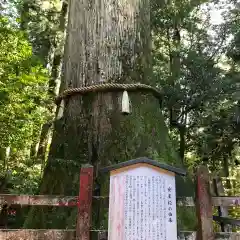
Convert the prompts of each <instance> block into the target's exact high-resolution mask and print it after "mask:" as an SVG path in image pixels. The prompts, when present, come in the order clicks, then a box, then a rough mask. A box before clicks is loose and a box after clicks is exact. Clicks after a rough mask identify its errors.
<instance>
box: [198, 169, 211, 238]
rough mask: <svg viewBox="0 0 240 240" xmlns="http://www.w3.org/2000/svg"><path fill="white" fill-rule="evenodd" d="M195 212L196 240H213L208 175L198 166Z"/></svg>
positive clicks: (206, 171)
mask: <svg viewBox="0 0 240 240" xmlns="http://www.w3.org/2000/svg"><path fill="white" fill-rule="evenodd" d="M196 211H197V217H198V231H197V240H213V239H214V232H213V208H212V196H211V194H210V178H209V173H208V169H207V167H205V166H200V167H199V168H198V170H197V189H196Z"/></svg>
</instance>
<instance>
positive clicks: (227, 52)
mask: <svg viewBox="0 0 240 240" xmlns="http://www.w3.org/2000/svg"><path fill="white" fill-rule="evenodd" d="M150 7H151V9H150V13H151V35H152V40H151V45H152V51H151V52H152V54H151V55H152V72H151V77H150V78H149V80H148V84H150V85H151V86H154V87H156V88H160V89H161V91H162V92H163V93H164V94H163V99H162V109H161V113H162V115H161V116H163V118H161V116H160V117H159V118H156V117H155V116H154V115H153V114H149V116H148V118H149V119H148V120H147V122H148V123H149V122H150V123H151V122H155V124H157V125H160V127H159V128H154V129H153V131H148V133H147V131H146V132H145V133H144V134H145V135H144V136H145V138H147V139H150V138H153V141H154V142H155V143H156V144H159V145H161V146H163V145H164V147H162V149H163V150H162V152H164V151H165V152H166V153H165V154H167V155H168V156H167V157H164V154H163V155H161V154H160V155H159V154H158V152H156V151H155V149H151V146H150V147H148V148H150V149H148V151H151V156H152V157H153V158H155V159H156V160H159V161H164V162H166V163H168V164H173V165H175V166H181V167H185V168H187V170H188V179H185V180H184V181H183V182H181V184H186V186H188V187H186V188H185V187H184V188H181V189H180V190H179V193H178V194H180V195H185V196H188V195H192V194H193V190H192V183H191V181H190V180H189V179H192V178H193V177H194V172H195V169H196V167H197V166H199V165H201V164H207V166H208V167H209V170H210V171H211V172H212V173H213V174H215V175H219V176H223V177H229V176H231V177H232V178H233V179H234V178H235V179H239V178H240V148H239V136H240V135H239V134H240V5H239V2H238V1H234V0H228V1H224V0H212V1H208V0H191V1H186V0H181V1H177V0H176V1H175V0H172V1H169V2H165V3H159V1H157V0H151V2H150ZM0 13H1V15H0V192H1V193H12V194H20V193H21V194H39V193H41V194H43V193H48V194H52V193H54V194H63V193H66V191H65V190H64V189H66V185H67V184H71V181H70V180H66V183H65V184H63V185H61V184H59V182H60V181H65V180H64V179H65V178H68V177H67V174H71V171H72V170H71V169H72V165H71V164H72V163H71V162H70V161H68V166H67V167H66V165H64V164H65V163H64V164H63V165H64V167H63V168H59V166H58V164H59V163H58V162H61V164H62V163H63V162H64V161H61V159H65V162H66V161H67V160H71V159H73V160H75V158H77V157H79V156H80V155H79V154H75V155H74V156H71V154H69V155H67V154H66V152H71V151H70V150H68V151H66V152H65V155H64V157H61V154H60V153H57V154H56V153H53V151H51V143H52V139H54V137H53V136H54V134H53V133H54V131H55V125H54V124H55V122H56V121H57V119H56V110H57V108H56V106H55V103H54V99H55V97H56V96H57V95H58V94H59V91H60V90H59V89H60V86H61V81H63V80H62V79H63V77H61V76H62V75H63V74H62V69H63V65H64V46H65V39H66V28H67V22H68V21H67V20H68V2H67V1H66V0H44V1H43V0H31V1H28V0H5V1H1V2H0ZM65 56H66V55H65ZM139 71H140V70H139ZM139 74H141V73H139ZM132 108H134V104H133V106H132ZM143 113H144V111H143V112H140V113H139V114H138V113H136V115H134V116H135V117H137V116H139V118H140V115H141V114H143ZM125 117H126V116H125ZM144 121H145V120H144ZM128 124H130V125H129V126H130V127H131V124H139V125H138V127H139V128H141V127H142V126H143V125H144V123H143V124H142V123H141V124H140V123H139V120H138V119H135V120H134V121H132V120H131V121H130V123H129V122H128ZM153 125H154V124H153ZM163 126H167V128H165V127H163ZM130 127H129V128H130ZM150 129H151V126H150ZM148 130H149V129H148ZM155 132H156V134H155ZM76 134H77V133H76ZM154 134H155V135H154ZM162 135H164V138H163V137H162ZM75 137H76V138H77V137H78V135H75ZM117 138H118V139H119V141H122V142H124V141H125V140H124V139H128V138H126V136H125V135H124V133H119V136H118V137H117ZM170 139H171V140H170ZM53 141H54V140H53ZM126 141H128V140H126ZM129 141H130V140H129ZM150 142H151V140H150ZM54 144H55V143H53V144H52V146H55V145H54ZM136 144H140V145H141V144H142V142H141V143H138V142H137V141H136V142H134V141H133V142H131V141H130V142H128V143H127V145H129V146H128V149H127V150H126V151H128V152H131V151H133V150H132V149H131V148H135V147H136ZM121 147H122V146H121ZM52 148H53V147H52ZM141 148H144V145H141ZM114 151H118V149H117V148H116V149H115V150H114ZM121 151H122V149H121ZM170 152H171V153H170ZM109 154H110V156H108V158H110V160H109V162H110V163H114V162H117V161H121V160H126V159H123V158H122V156H123V155H124V154H125V152H124V153H123V155H121V154H118V157H114V156H111V153H109ZM113 155H114V154H113ZM126 155H127V154H126ZM135 155H140V153H139V154H135V153H134V154H130V153H128V155H127V156H135ZM51 156H52V157H51ZM54 156H57V157H55V161H53V162H55V164H56V166H55V168H56V169H58V171H55V172H54V174H55V175H54V174H53V177H52V178H49V174H46V171H47V170H46V169H47V168H48V167H47V166H48V165H49V161H50V160H51V159H52V158H54ZM58 156H59V157H58ZM124 156H125V155H124ZM111 157H112V158H111ZM116 158H118V159H116ZM111 159H112V160H111ZM127 160H128V159H127ZM109 162H108V163H109ZM80 163H81V162H80ZM76 164H77V162H76V161H73V165H74V167H75V168H76V166H79V165H78V164H77V165H76ZM70 165H71V166H70ZM103 165H104V164H103ZM66 168H67V169H68V170H67V171H68V173H67V174H66V172H67V171H66ZM74 171H76V170H74ZM69 172H70V173H69ZM57 175H58V176H57ZM53 179H54V180H53ZM55 179H57V180H55ZM69 179H73V178H69ZM50 186H51V187H50ZM74 186H75V185H74ZM74 189H75V190H74ZM69 193H70V195H71V194H76V193H77V187H76V188H73V190H71V191H70V192H68V194H69ZM228 193H229V194H230V195H239V194H240V186H239V185H238V184H237V183H236V182H235V181H232V182H231V183H230V186H228ZM35 211H37V212H38V213H39V211H40V212H41V211H43V212H44V211H45V210H39V209H36V208H35V209H31V210H30V212H28V209H27V208H22V209H20V210H19V209H17V221H16V219H15V220H14V221H13V222H12V225H11V227H15V228H16V227H20V226H22V225H24V226H31V227H38V228H41V227H42V228H43V227H52V228H54V227H57V228H62V227H65V226H66V225H67V226H69V227H70V226H71V227H73V226H74V224H75V222H74V220H73V219H74V217H73V216H75V214H76V213H73V212H72V211H71V212H69V213H65V212H62V213H61V214H59V213H58V214H56V213H55V216H54V217H53V215H54V214H53V213H51V214H48V215H51V216H47V217H46V218H47V220H46V219H45V220H43V219H42V218H39V219H37V220H35V221H33V219H32V217H33V216H34V212H35ZM53 212H54V211H53ZM39 214H40V213H39ZM66 214H67V215H68V218H66ZM231 215H232V216H234V217H239V216H240V211H239V210H237V209H233V210H232V212H231ZM41 216H42V215H41ZM191 218H194V217H193V216H192V215H191V214H190V215H189V216H185V219H182V220H181V221H182V225H183V226H184V227H189V225H191V224H192V226H190V227H193V228H195V225H194V224H195V223H194V221H193V222H192V221H189V219H191ZM53 219H54V221H53ZM63 219H64V221H63ZM190 222H191V224H190ZM103 225H104V223H103Z"/></svg>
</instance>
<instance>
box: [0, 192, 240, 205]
mask: <svg viewBox="0 0 240 240" xmlns="http://www.w3.org/2000/svg"><path fill="white" fill-rule="evenodd" d="M78 199H79V197H78V196H74V197H73V196H52V195H35V196H30V195H13V194H1V195H0V204H8V205H22V206H24V205H34V206H54V207H57V206H59V207H64V206H65V207H70V206H78V204H79V200H78ZM93 200H94V201H102V202H103V205H104V206H105V207H108V200H109V197H108V196H106V197H105V196H93ZM212 204H213V206H224V207H234V206H240V197H225V196H223V197H212ZM177 205H178V206H181V207H182V206H185V207H193V206H195V199H194V198H193V197H177Z"/></svg>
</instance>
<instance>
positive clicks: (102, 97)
mask: <svg viewBox="0 0 240 240" xmlns="http://www.w3.org/2000/svg"><path fill="white" fill-rule="evenodd" d="M69 7H70V10H69V20H68V34H67V40H66V45H65V56H64V67H63V82H62V85H61V89H60V91H63V90H65V89H68V88H79V87H83V86H91V85H93V84H100V83H102V80H101V79H105V82H111V83H136V82H141V83H146V84H149V83H150V82H151V58H150V53H151V48H150V45H151V38H150V10H149V0H129V1H125V0H119V1H116V0H91V1H89V0H81V1H79V0H70V5H69ZM99 73H104V77H103V76H102V77H100V76H99ZM121 96H122V93H121V92H119V93H116V92H114V93H112V92H109V93H91V94H87V95H84V96H79V95H74V96H71V97H70V98H68V99H67V100H66V101H65V108H64V115H63V118H62V119H60V120H58V121H56V122H55V124H54V134H53V140H52V144H51V148H50V153H49V161H48V164H47V166H46V168H45V172H44V177H43V180H42V184H41V187H40V192H41V194H44V193H48V194H52V193H54V194H67V195H69V194H70V195H77V189H78V187H77V185H78V179H79V178H78V174H79V168H80V166H81V164H83V163H91V164H92V165H93V166H94V167H95V168H94V169H95V178H96V177H98V169H99V167H101V166H106V165H109V164H112V163H116V162H121V161H127V160H129V159H132V158H136V157H141V156H147V157H150V158H154V159H157V160H159V161H163V162H168V163H169V164H176V163H177V162H178V156H177V154H176V152H175V151H174V150H173V149H172V145H171V141H170V139H169V136H168V130H167V128H166V126H165V123H164V119H163V116H162V113H161V109H160V107H159V101H158V100H157V99H156V98H155V97H153V96H152V95H151V94H144V93H140V92H136V93H132V94H130V98H131V106H132V112H131V114H130V115H127V116H126V115H123V114H122V113H121V107H120V103H121ZM56 159H62V160H58V161H57V160H56ZM59 211H60V210H59ZM36 214H39V212H37V210H36V209H35V210H34V209H33V210H32V211H31V213H30V215H29V218H28V221H27V222H28V224H26V225H25V226H28V227H29V226H30V227H38V228H39V227H43V228H45V227H47V225H46V224H44V223H46V221H45V222H42V223H39V222H36V219H40V217H39V218H38V217H36ZM55 215H59V214H56V212H55ZM66 215H67V216H70V217H69V218H68V217H66ZM64 216H65V217H64V218H63V219H62V220H61V223H60V224H59V225H61V224H63V227H65V225H66V224H67V225H68V226H69V227H70V225H71V224H72V223H75V219H74V220H70V218H72V216H73V215H72V213H65V215H64ZM48 218H49V216H48ZM51 219H55V220H56V218H54V214H53V215H52V218H51ZM55 220H54V223H55V225H54V227H55V226H56V225H57V221H55ZM59 225H58V226H57V227H59ZM61 226H62V225H61ZM51 227H53V226H51Z"/></svg>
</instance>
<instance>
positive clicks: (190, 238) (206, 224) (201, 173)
mask: <svg viewBox="0 0 240 240" xmlns="http://www.w3.org/2000/svg"><path fill="white" fill-rule="evenodd" d="M213 182H214V183H215V186H216V185H218V182H219V181H216V180H214V181H213ZM211 189H212V188H211V186H210V175H209V173H208V170H207V168H206V167H199V168H198V171H197V176H196V201H195V199H193V198H192V197H180V198H177V205H178V206H180V207H181V206H188V207H194V206H195V207H196V211H197V216H198V231H197V232H181V231H180V232H179V236H178V239H179V240H196V239H197V240H211V239H219V240H220V239H221V240H227V239H228V240H240V233H234V232H218V233H214V231H213V220H215V221H217V222H218V223H219V224H221V229H222V231H226V228H225V227H226V226H227V225H229V224H230V225H236V226H240V220H237V219H230V218H228V217H226V209H227V208H228V207H233V206H240V196H239V197H226V196H212V195H211V192H212V190H211ZM92 193H93V167H91V166H89V165H88V166H83V167H82V168H81V172H80V191H79V196H78V197H77V196H75V197H68V196H46V195H45V196H40V195H38V196H28V195H8V194H5V195H4V194H2V195H0V206H1V205H4V204H8V205H11V204H14V205H22V206H23V205H32V206H59V207H60V206H61V207H62V206H65V207H70V206H71V207H72V206H76V207H78V216H77V227H76V229H73V230H47V229H36V230H33V229H16V230H15V229H0V240H17V239H18V240H40V239H45V240H50V239H51V240H63V239H67V240H76V239H77V240H89V239H98V240H106V239H107V231H100V230H91V215H92V209H91V208H92V201H101V203H102V204H103V205H104V206H106V207H107V206H108V197H103V196H102V197H101V196H92ZM215 195H221V194H219V192H218V194H215ZM213 206H217V207H219V208H221V209H219V213H220V215H219V216H213ZM223 209H225V215H224V214H223V213H224V211H223Z"/></svg>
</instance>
